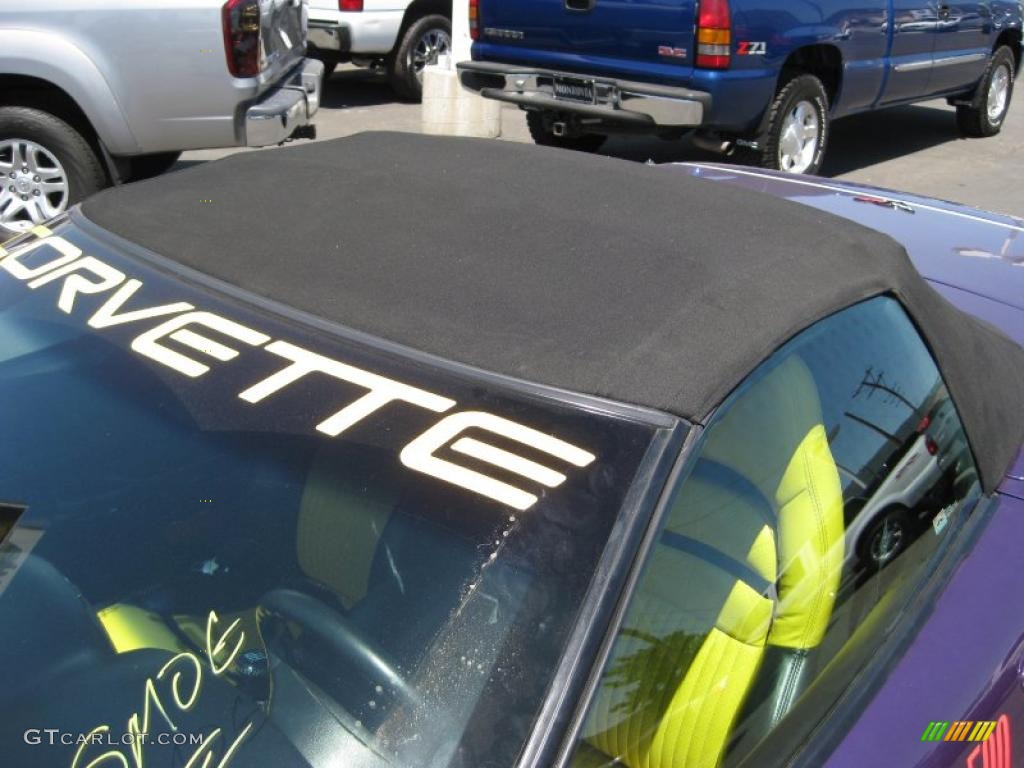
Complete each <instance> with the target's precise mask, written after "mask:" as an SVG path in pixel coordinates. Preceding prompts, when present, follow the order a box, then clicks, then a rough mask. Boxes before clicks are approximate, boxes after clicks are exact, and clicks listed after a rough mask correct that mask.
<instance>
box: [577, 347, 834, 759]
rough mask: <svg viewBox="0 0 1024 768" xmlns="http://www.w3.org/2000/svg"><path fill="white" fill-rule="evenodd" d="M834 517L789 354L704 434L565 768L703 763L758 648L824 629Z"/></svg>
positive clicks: (812, 417)
mask: <svg viewBox="0 0 1024 768" xmlns="http://www.w3.org/2000/svg"><path fill="white" fill-rule="evenodd" d="M842 510H843V507H842V490H841V486H840V481H839V473H838V470H837V468H836V465H835V462H834V460H833V459H832V455H831V451H830V450H829V447H828V440H827V436H826V433H825V428H824V426H823V424H822V415H821V406H820V403H819V399H818V394H817V389H816V387H815V385H814V381H813V379H812V377H811V374H810V372H809V371H808V369H807V368H806V366H805V365H804V364H803V363H802V362H801V361H800V360H799V358H796V357H790V358H789V359H787V360H786V361H784V362H783V363H781V364H780V365H778V366H777V367H776V368H774V369H773V370H771V371H770V372H768V373H767V374H766V375H764V376H763V377H761V378H760V379H758V380H757V381H756V382H755V383H754V384H753V385H751V386H750V387H749V388H748V389H747V390H746V391H741V392H740V393H739V395H738V396H737V397H736V398H735V399H734V400H733V401H732V402H731V404H730V405H729V406H728V407H727V411H725V412H724V413H723V415H722V417H721V418H720V419H718V420H717V421H715V422H714V423H713V425H712V426H711V427H710V428H709V430H708V434H707V436H706V439H705V442H704V445H703V447H702V450H701V456H700V460H699V461H698V463H697V465H696V466H695V467H694V469H693V471H692V473H691V475H690V476H689V477H688V478H687V480H686V481H685V482H684V483H683V486H682V487H681V489H680V491H679V494H678V496H677V498H676V500H675V501H674V503H673V508H672V510H671V512H670V515H669V520H668V522H667V524H666V528H665V530H664V531H663V533H662V536H661V538H660V540H659V542H658V544H657V545H656V550H655V552H654V555H653V557H652V558H651V561H650V562H649V565H648V567H647V569H646V571H645V573H644V575H643V578H642V579H641V582H640V584H639V586H638V589H637V592H636V594H635V595H634V597H633V601H632V603H631V606H630V609H629V610H628V612H627V616H626V619H625V622H624V625H623V628H622V630H621V632H620V635H619V638H618V639H617V641H616V646H615V648H614V649H613V654H612V660H611V662H610V665H609V667H608V669H607V670H606V672H605V675H604V678H603V679H602V682H601V686H600V689H599V691H598V694H597V697H596V700H595V702H594V705H593V707H592V710H591V713H590V715H589V717H588V720H587V722H586V724H585V727H584V734H583V737H584V743H583V744H581V747H580V749H579V751H578V753H577V757H576V759H575V760H574V768H584V767H585V766H586V767H587V768H589V767H591V766H598V765H611V764H616V765H626V766H629V768H714V767H715V766H717V765H718V764H719V763H720V762H721V759H722V757H723V755H724V753H725V750H726V747H727V745H728V740H729V736H730V733H731V732H732V730H733V727H734V725H735V724H736V721H737V718H738V716H739V715H740V712H741V709H742V707H743V704H744V701H745V699H746V698H747V695H748V693H749V692H750V690H751V688H752V687H753V684H754V682H755V680H756V679H757V677H758V674H759V672H760V671H761V667H762V662H763V659H764V657H765V653H766V649H767V648H769V647H772V646H776V647H780V648H789V649H799V650H806V649H811V648H813V647H815V646H816V645H817V644H818V643H819V642H820V641H821V638H822V636H823V635H824V633H825V630H826V629H827V627H828V622H829V618H830V616H831V613H832V607H833V605H834V602H835V593H836V590H837V588H838V584H839V577H840V571H841V567H842V561H843V511H842ZM602 760H603V762H602Z"/></svg>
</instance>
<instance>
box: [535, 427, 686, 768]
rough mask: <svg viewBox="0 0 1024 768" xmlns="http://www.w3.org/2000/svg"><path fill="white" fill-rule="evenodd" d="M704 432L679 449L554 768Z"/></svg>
mask: <svg viewBox="0 0 1024 768" xmlns="http://www.w3.org/2000/svg"><path fill="white" fill-rule="evenodd" d="M704 432H705V428H704V427H702V426H700V425H696V424H695V425H693V426H692V427H691V429H690V432H689V434H688V435H687V436H686V440H685V441H684V442H683V444H682V446H681V448H680V449H679V452H678V454H677V456H676V458H675V461H674V463H673V465H672V467H671V471H670V472H669V473H668V475H667V477H666V479H665V482H664V484H663V485H662V486H661V488H660V489H659V495H658V497H657V502H656V505H655V507H654V513H653V515H651V517H650V519H649V520H648V522H647V527H646V530H644V532H643V539H642V541H641V543H640V546H639V548H637V550H636V556H635V557H634V558H633V561H632V563H631V564H630V567H629V570H628V573H627V574H626V578H625V581H624V583H623V585H622V588H621V590H620V591H619V593H618V595H617V597H616V600H615V603H614V611H613V613H612V616H611V620H610V621H609V622H608V623H607V624H606V626H605V629H604V634H603V636H602V637H601V638H600V647H599V649H598V652H597V654H596V656H595V657H594V658H593V660H592V664H591V666H590V669H589V672H588V674H587V677H586V681H585V685H584V686H583V689H582V693H581V695H580V696H579V697H578V698H577V699H576V701H575V702H574V703H572V704H571V707H572V711H571V713H570V717H571V719H570V721H569V724H568V727H567V728H566V730H565V733H564V736H563V738H562V739H561V741H560V743H559V745H558V751H557V757H556V758H555V759H554V761H553V762H552V763H551V765H552V768H568V766H569V764H570V761H571V760H572V758H573V755H574V754H575V751H576V743H577V741H578V740H579V734H580V731H582V729H583V725H584V722H585V720H586V715H587V713H588V712H589V711H590V705H591V704H592V703H593V700H594V697H595V696H596V695H597V692H598V689H599V687H600V683H601V677H602V674H603V672H604V668H605V665H606V664H607V663H608V659H609V657H610V656H611V653H612V648H613V647H614V645H615V641H616V639H617V638H618V636H619V630H620V629H621V628H622V624H623V622H624V621H625V618H626V612H627V611H628V609H629V605H630V603H631V601H632V598H633V595H634V594H635V592H636V587H637V584H638V583H639V581H640V579H641V577H642V576H643V572H644V569H645V567H646V566H647V563H648V562H649V560H650V556H651V553H652V552H653V551H654V547H655V545H656V544H657V543H658V540H659V538H660V533H661V529H662V524H663V523H664V522H665V519H666V518H667V517H668V514H669V512H670V511H671V508H672V502H673V500H674V499H675V496H676V494H677V492H678V491H679V489H680V488H681V487H682V484H683V482H684V481H685V479H686V478H687V477H688V476H689V474H690V472H691V470H692V469H693V465H694V464H695V463H696V460H697V458H699V455H700V450H699V449H700V446H701V444H702V437H703V435H704ZM524 754H525V753H524ZM537 764H544V763H527V762H524V761H522V760H521V761H520V763H519V764H518V767H517V768H527V766H533V765H537Z"/></svg>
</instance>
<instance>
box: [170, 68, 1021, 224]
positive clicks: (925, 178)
mask: <svg viewBox="0 0 1024 768" xmlns="http://www.w3.org/2000/svg"><path fill="white" fill-rule="evenodd" d="M954 113H955V110H954V109H953V108H952V107H950V106H947V105H946V103H945V102H944V101H931V102H925V103H923V104H915V105H912V106H907V107H893V108H891V109H886V110H880V111H878V112H873V113H871V114H864V115H855V116H853V117H849V118H846V119H843V120H838V121H836V122H835V124H834V125H833V128H832V136H831V140H830V142H829V148H828V155H827V157H826V160H825V167H824V169H823V174H822V175H823V176H827V177H831V178H835V179H848V180H850V181H857V182H861V183H865V184H873V185H875V186H879V187H886V188H889V189H893V190H897V191H899V190H905V191H907V192H916V193H918V194H923V195H929V196H931V197H937V198H942V199H945V200H953V201H956V202H959V203H965V204H967V205H971V206H974V207H977V208H981V209H985V210H991V211H998V212H1001V213H1008V214H1011V215H1015V216H1022V217H1024V88H1022V87H1021V86H1019V85H1018V87H1017V89H1016V93H1015V98H1014V99H1013V101H1012V103H1011V105H1010V114H1009V115H1008V116H1007V118H1006V123H1005V124H1004V127H1003V130H1002V131H1001V132H1000V134H999V135H998V136H995V137H993V138H988V139H968V138H964V137H963V136H961V134H960V132H959V131H958V130H957V126H956V117H955V114H954ZM316 123H317V131H318V135H319V139H331V138H337V137H339V136H347V135H349V134H353V133H359V132H362V131H370V130H391V131H412V132H416V131H419V129H420V108H419V105H418V104H408V103H403V102H401V101H399V100H398V99H397V98H396V97H395V96H394V95H393V94H392V93H391V90H390V89H389V88H388V85H387V82H386V81H385V80H384V78H382V77H380V76H376V75H373V74H372V73H370V72H369V71H367V70H361V69H355V68H342V69H339V70H338V71H337V72H336V73H335V74H334V76H333V77H332V78H331V80H330V81H329V82H328V83H327V84H326V86H325V89H324V94H323V103H322V106H321V109H320V112H319V114H318V116H317V120H316ZM502 140H506V141H530V137H529V134H528V133H527V130H526V121H525V119H524V117H523V114H522V113H521V112H519V111H518V110H517V109H515V108H513V107H508V108H506V109H505V111H504V113H503V118H502ZM236 151H239V150H203V151H198V152H187V153H186V154H185V155H183V156H182V160H181V162H180V163H179V166H178V167H185V166H187V165H192V164H194V163H197V162H203V161H205V160H209V159H211V158H215V157H220V156H222V155H226V154H231V153H232V152H236ZM242 151H247V150H242ZM255 151H262V150H255ZM602 154H605V155H611V156H615V157H622V158H625V159H628V160H636V161H641V162H643V161H647V160H652V161H654V162H656V163H668V162H679V161H687V160H714V161H722V160H725V161H726V162H727V161H728V159H727V158H723V157H722V156H721V155H716V154H711V153H708V152H705V151H702V150H700V149H697V148H696V147H694V146H693V145H692V144H691V143H690V141H689V140H687V139H681V140H677V141H663V140H661V139H657V138H653V137H651V138H648V137H638V136H621V137H613V138H612V139H610V140H609V141H608V142H607V143H606V144H605V146H604V148H603V149H602Z"/></svg>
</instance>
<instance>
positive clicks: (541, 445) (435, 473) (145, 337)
mask: <svg viewBox="0 0 1024 768" xmlns="http://www.w3.org/2000/svg"><path fill="white" fill-rule="evenodd" d="M32 232H33V234H35V235H36V236H37V238H38V239H36V240H33V241H31V242H29V243H26V244H20V245H18V246H17V247H15V248H13V249H11V250H7V249H4V248H3V247H0V267H2V268H3V269H4V270H5V271H6V272H8V273H9V274H10V275H12V276H13V277H15V278H16V279H17V280H19V281H21V282H23V283H27V284H28V287H29V288H30V289H33V290H35V289H38V288H41V287H43V286H46V285H48V284H51V283H56V282H57V281H59V280H61V279H62V278H63V284H62V285H61V288H60V292H59V294H58V297H57V306H58V308H59V309H60V310H61V311H63V312H65V313H67V314H71V313H72V311H73V310H74V309H75V306H76V297H78V296H79V295H96V294H103V293H107V292H110V291H113V293H111V295H110V296H109V297H108V298H107V299H106V301H105V302H104V303H103V304H102V305H100V307H99V308H98V309H96V310H95V312H93V314H92V315H91V316H90V317H89V319H88V321H87V322H88V325H89V327H91V328H94V329H98V330H102V329H105V328H110V327H113V326H121V325H128V324H131V323H142V322H144V321H147V320H152V319H154V318H167V319H165V320H163V321H162V322H160V323H159V324H158V325H156V326H155V327H152V328H149V329H148V330H145V331H143V332H142V333H140V334H139V335H138V336H136V337H135V339H134V340H133V341H132V342H131V348H132V350H133V351H135V352H137V353H138V354H140V355H143V356H145V357H147V358H149V359H151V360H154V361H156V362H158V363H160V364H161V365H165V366H167V367H168V368H170V369H172V370H174V371H177V372H178V373H181V374H183V375H185V376H188V377H190V378H197V377H199V376H202V375H204V374H205V373H207V372H208V371H209V370H210V366H209V365H207V364H205V363H203V362H200V361H199V360H196V359H195V358H193V357H190V356H188V355H185V354H182V353H181V352H179V351H176V350H174V349H171V348H170V347H168V346H166V345H165V344H163V343H161V342H163V341H164V340H165V339H171V340H173V341H175V342H176V343H178V344H180V345H182V346H183V347H187V348H189V349H191V350H193V351H195V352H199V353H201V354H202V355H204V356H205V357H206V358H209V360H217V361H220V362H222V363H226V362H228V361H230V360H233V359H234V358H236V357H238V355H239V354H240V353H239V351H238V350H237V349H235V348H234V347H231V346H227V345H226V344H223V343H221V342H220V341H216V340H214V339H211V338H209V337H208V336H206V335H204V334H201V333H198V332H196V331H195V330H192V329H191V328H189V327H187V326H193V327H200V328H203V329H206V330H207V331H215V332H216V333H218V334H220V335H222V336H226V337H228V338H231V339H233V340H235V341H238V342H241V343H242V344H245V345H248V346H249V347H253V348H262V349H263V350H265V351H266V352H269V353H270V354H272V355H276V356H277V357H280V358H284V359H285V360H287V361H289V364H288V365H287V366H285V367H284V368H282V369H281V370H279V371H278V372H277V373H274V374H272V375H271V376H268V377H267V378H265V379H264V380H263V381H259V382H257V383H255V384H253V385H252V386H251V387H249V388H248V389H246V390H244V391H243V392H241V393H239V395H238V397H239V398H240V399H241V400H243V401H245V402H247V403H250V404H253V405H255V404H258V403H260V402H262V401H263V400H265V399H266V398H268V397H270V396H271V395H273V394H275V393H277V392H279V391H281V390H282V389H284V388H286V387H288V386H290V385H292V384H294V383H295V382H297V381H299V380H300V379H302V378H304V377H306V376H308V375H310V374H322V375H326V376H330V377H332V378H335V379H338V380H340V381H343V382H346V383H348V384H352V385H355V386H357V387H361V388H363V389H365V390H367V392H366V393H365V394H363V395H361V396H360V397H358V398H356V399H355V400H354V401H352V402H350V403H349V404H348V405H346V406H345V407H344V408H342V409H340V410H338V411H336V412H335V413H333V414H331V415H330V416H328V417H327V418H326V419H325V420H324V421H321V422H320V423H319V424H317V425H316V429H317V430H318V431H319V432H322V433H324V434H326V435H330V436H332V437H337V436H338V435H341V434H343V433H344V432H345V430H347V429H349V428H351V427H352V426H353V425H355V424H358V423H360V422H361V421H363V420H364V419H366V418H368V417H369V416H371V415H373V414H374V413H376V412H377V411H379V410H380V409H382V408H384V407H385V406H387V405H389V404H391V403H393V402H395V401H400V402H403V403H407V404H409V405H414V406H417V407H419V408H423V409H425V410H428V411H432V412H434V413H444V412H445V411H449V410H451V409H452V408H454V407H455V405H456V401H455V400H452V399H451V398H447V397H443V396H442V395H437V394H434V393H432V392H427V391H426V390H423V389H419V388H418V387H413V386H410V385H408V384H403V383H402V382H400V381H395V380H393V379H389V378H387V377H385V376H381V375H379V374H376V373H371V372H369V371H365V370H363V369H361V368H357V367H355V366H353V365H349V364H347V363H343V362H341V361H339V360H333V359H331V358H329V357H325V356H323V355H319V354H317V353H315V352H310V351H309V350H307V349H303V348H302V347H299V346H296V345H294V344H290V343H288V342H287V341H280V340H274V341H271V337H270V336H268V335H267V334H265V333H262V332H260V331H258V330H255V329H252V328H248V327H246V326H244V325H241V324H240V323H237V322H235V321H233V320H229V319H227V318H225V317H221V316H220V315H217V314H214V313H212V312H204V311H201V310H196V308H195V307H194V306H193V305H192V304H189V303H188V302H184V301H178V302H173V303H170V304H162V305H158V306H151V307H143V308H141V309H134V310H128V311H122V309H123V308H124V307H125V305H126V304H127V303H128V302H129V301H131V300H132V299H133V298H134V297H135V295H136V294H137V293H138V292H139V291H140V289H142V288H143V285H144V284H143V282H142V281H141V280H137V279H134V278H132V279H128V280H127V281H126V280H125V277H126V276H125V274H124V273H123V272H121V271H120V270H118V269H115V268H114V267H112V266H110V265H109V264H106V263H104V262H102V261H100V260H99V259H97V258H95V257H93V256H84V255H83V254H82V251H81V249H79V248H77V247H75V246H74V245H72V244H71V243H69V242H68V241H67V240H65V239H64V238H62V237H58V236H56V235H53V234H52V233H51V232H50V231H49V230H48V229H47V228H46V227H43V226H38V227H35V228H34V229H33V230H32ZM44 248H50V249H52V250H53V251H55V252H56V256H55V257H52V258H50V260H49V261H46V262H45V263H42V264H35V263H34V260H32V261H31V262H27V261H26V260H25V257H26V256H28V255H30V254H32V253H35V252H42V251H43V249H44ZM115 289H116V290H115ZM172 315H173V317H172ZM268 342H270V343H268ZM471 430H472V431H474V432H480V431H482V432H489V433H491V434H492V435H497V436H499V437H501V438H504V439H505V440H506V441H509V440H511V441H513V442H516V443H520V444H522V445H524V446H526V447H528V448H530V449H532V450H533V451H534V452H539V453H542V454H547V455H548V456H551V457H553V458H555V459H558V460H560V461H562V462H564V463H565V464H569V465H572V466H574V467H581V468H582V467H586V466H588V465H589V464H591V463H592V462H593V461H595V459H596V457H595V456H594V455H593V454H592V453H589V452H587V451H585V450H583V449H582V448H578V447H576V446H574V445H572V444H570V443H567V442H565V441H564V440H560V439H558V438H557V437H553V436H551V435H546V434H544V433H543V432H538V431H537V430H535V429H532V428H530V427H527V426H525V425H523V424H519V423H517V422H514V421H510V420H509V419H505V418H502V417H501V416H496V415H494V414H491V413H484V412H482V411H465V412H462V413H455V414H451V415H449V416H446V417H445V418H443V419H441V421H439V422H437V423H436V424H434V425H433V426H432V427H430V428H429V429H427V431H426V432H424V433H423V434H422V435H420V436H419V437H417V438H415V439H414V440H413V441H412V442H410V443H409V444H408V445H406V446H405V448H404V449H403V450H402V451H401V453H400V460H401V462H402V464H403V465H405V466H406V467H408V468H409V469H412V470H414V471H416V472H421V473H423V474H426V475H429V476H431V477H434V478H437V479H438V480H442V481H444V482H446V483H451V484H452V485H456V486H459V487H460V488H463V489H465V490H467V491H472V492H473V493H478V494H480V495H482V496H486V497H487V498H490V499H493V500H495V501H498V502H501V503H502V504H507V505H508V506H510V507H514V508H515V509H519V510H526V509H529V508H530V507H532V506H533V505H534V504H536V503H537V499H538V496H537V495H536V494H535V493H531V492H530V491H528V490H525V489H523V488H520V487H518V486H516V485H512V484H511V483H509V482H507V481H506V480H499V479H498V478H495V477H491V476H489V475H487V474H484V473H483V472H481V471H479V470H478V469H471V468H470V467H467V466H463V465H461V464H457V463H455V462H454V461H452V460H451V458H444V459H442V458H439V457H438V456H437V455H436V454H437V453H438V451H439V450H440V449H441V448H442V447H444V446H446V445H447V446H449V448H450V451H451V452H452V453H455V454H460V455H462V456H466V457H469V458H471V459H474V460H475V461H476V462H478V464H477V466H479V464H486V465H491V466H493V467H497V468H498V469H501V470H503V471H504V473H505V474H503V475H502V476H503V477H506V478H507V474H508V473H511V474H514V475H518V476H519V477H522V478H524V479H525V480H529V481H532V482H534V483H536V484H537V485H539V486H543V487H546V488H557V487H558V486H560V485H561V484H562V483H564V482H565V480H566V476H565V474H563V473H562V472H560V471H557V470H556V469H553V468H552V467H549V466H546V465H545V464H542V463H540V462H539V461H535V460H533V459H529V458H527V457H525V456H520V455H519V454H517V453H513V452H511V451H509V450H507V449H506V448H501V447H499V446H497V445H492V444H490V443H488V442H484V441H483V440H480V439H477V438H476V437H473V436H472V435H466V436H462V437H459V436H460V435H463V433H465V432H467V431H471ZM456 438H458V439H456Z"/></svg>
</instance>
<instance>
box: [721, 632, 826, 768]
mask: <svg viewBox="0 0 1024 768" xmlns="http://www.w3.org/2000/svg"><path fill="white" fill-rule="evenodd" d="M812 652H813V649H807V648H782V647H780V646H777V645H768V646H766V647H765V654H764V658H763V659H762V662H761V669H760V671H759V672H758V674H757V679H756V680H755V681H754V685H753V687H752V688H751V689H750V693H749V694H748V696H747V700H746V702H745V703H744V705H743V709H742V711H741V712H740V716H739V718H738V719H737V723H738V726H739V727H738V728H737V730H736V733H734V735H733V743H732V744H731V745H730V751H732V748H733V747H735V746H736V743H737V742H739V741H742V742H743V743H744V744H746V745H750V746H752V745H754V744H756V743H757V742H759V741H760V740H761V739H762V738H764V737H765V736H766V735H767V734H768V733H770V732H771V731H772V730H773V729H774V728H775V726H776V725H777V724H778V723H779V721H780V720H782V719H783V718H784V717H785V716H786V714H787V713H788V712H789V710H790V709H791V708H792V707H793V705H794V704H795V703H796V700H797V699H798V698H799V697H800V694H801V693H803V691H804V689H805V688H806V687H807V684H808V682H809V681H810V679H811V674H810V672H811V661H812V657H811V654H812ZM740 751H741V752H745V751H746V749H743V750H740ZM727 762H728V761H727Z"/></svg>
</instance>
